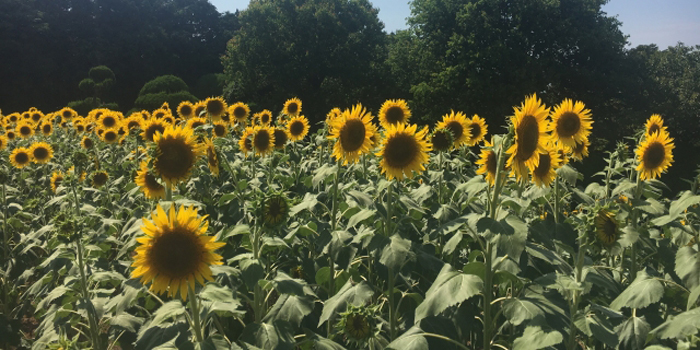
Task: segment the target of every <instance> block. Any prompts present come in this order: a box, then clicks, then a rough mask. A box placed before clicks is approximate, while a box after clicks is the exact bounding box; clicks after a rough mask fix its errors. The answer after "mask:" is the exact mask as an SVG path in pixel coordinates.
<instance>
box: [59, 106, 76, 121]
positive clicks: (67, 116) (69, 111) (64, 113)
mask: <svg viewBox="0 0 700 350" xmlns="http://www.w3.org/2000/svg"><path fill="white" fill-rule="evenodd" d="M58 115H60V116H61V118H63V119H64V120H71V119H73V118H75V117H77V116H78V112H76V111H75V110H74V109H73V108H70V107H63V108H61V110H60V111H58Z"/></svg>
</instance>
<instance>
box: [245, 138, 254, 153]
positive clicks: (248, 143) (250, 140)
mask: <svg viewBox="0 0 700 350" xmlns="http://www.w3.org/2000/svg"><path fill="white" fill-rule="evenodd" d="M243 143H244V145H245V149H246V150H252V149H253V135H249V136H248V137H246V138H245V141H243Z"/></svg>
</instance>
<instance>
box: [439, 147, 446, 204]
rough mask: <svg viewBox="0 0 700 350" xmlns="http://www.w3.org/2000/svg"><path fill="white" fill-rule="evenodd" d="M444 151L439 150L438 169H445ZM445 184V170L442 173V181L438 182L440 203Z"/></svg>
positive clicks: (440, 202)
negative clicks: (443, 166)
mask: <svg viewBox="0 0 700 350" xmlns="http://www.w3.org/2000/svg"><path fill="white" fill-rule="evenodd" d="M443 157H444V156H443V155H442V152H438V171H443V169H442V165H443V162H444V159H443ZM444 184H445V173H444V171H443V173H442V174H440V182H439V183H438V203H439V204H442V186H443V185H444Z"/></svg>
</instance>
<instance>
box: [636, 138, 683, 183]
mask: <svg viewBox="0 0 700 350" xmlns="http://www.w3.org/2000/svg"><path fill="white" fill-rule="evenodd" d="M674 148H675V145H674V144H673V138H671V137H669V135H668V133H667V132H665V131H657V132H655V133H653V134H651V135H650V136H647V137H646V138H645V139H644V141H642V143H641V144H640V145H639V146H638V147H637V149H636V150H635V151H634V153H635V154H636V155H637V161H638V162H639V165H637V171H638V172H640V177H641V179H642V180H647V179H652V180H653V179H656V178H657V177H659V176H661V173H663V172H665V171H666V169H668V167H670V166H671V163H673V149H674Z"/></svg>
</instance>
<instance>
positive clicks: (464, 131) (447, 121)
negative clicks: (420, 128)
mask: <svg viewBox="0 0 700 350" xmlns="http://www.w3.org/2000/svg"><path fill="white" fill-rule="evenodd" d="M468 127H469V125H468V124H467V116H466V115H465V114H464V113H462V112H457V113H455V111H451V112H450V114H445V115H443V116H442V121H441V122H439V123H438V124H437V128H438V129H447V130H450V131H451V132H452V138H453V139H454V143H453V144H452V147H453V148H458V147H460V146H462V145H464V144H467V142H469V135H470V134H469V129H468Z"/></svg>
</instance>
